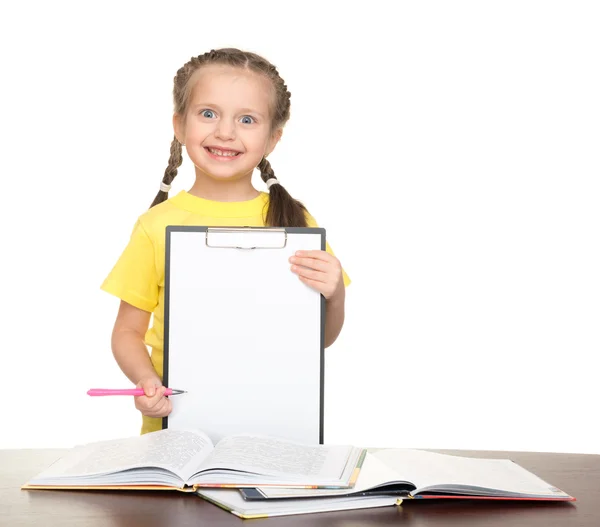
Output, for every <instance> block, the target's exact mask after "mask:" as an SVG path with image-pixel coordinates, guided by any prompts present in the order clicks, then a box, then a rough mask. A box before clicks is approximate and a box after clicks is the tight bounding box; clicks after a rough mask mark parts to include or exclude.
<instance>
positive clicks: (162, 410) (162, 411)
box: [148, 397, 173, 417]
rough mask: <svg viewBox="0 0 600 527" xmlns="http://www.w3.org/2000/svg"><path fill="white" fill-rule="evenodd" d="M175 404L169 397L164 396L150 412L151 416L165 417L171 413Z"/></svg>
mask: <svg viewBox="0 0 600 527" xmlns="http://www.w3.org/2000/svg"><path fill="white" fill-rule="evenodd" d="M172 408H173V406H172V403H171V401H170V400H169V399H167V398H166V397H164V398H163V399H161V401H160V402H159V403H158V404H157V405H156V406H155V407H154V408H152V410H150V411H149V412H148V416H149V417H165V416H167V415H169V414H170V413H171V410H172Z"/></svg>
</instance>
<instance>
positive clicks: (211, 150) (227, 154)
mask: <svg viewBox="0 0 600 527" xmlns="http://www.w3.org/2000/svg"><path fill="white" fill-rule="evenodd" d="M204 148H205V150H206V151H207V152H209V153H210V154H212V155H213V156H217V157H226V158H234V157H237V156H239V155H241V154H242V153H241V152H236V151H235V150H220V149H218V148H211V147H208V146H207V147H204Z"/></svg>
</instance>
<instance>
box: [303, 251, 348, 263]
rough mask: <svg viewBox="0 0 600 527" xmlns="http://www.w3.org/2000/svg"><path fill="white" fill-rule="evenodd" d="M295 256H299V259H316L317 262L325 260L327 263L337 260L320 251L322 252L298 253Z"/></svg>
mask: <svg viewBox="0 0 600 527" xmlns="http://www.w3.org/2000/svg"><path fill="white" fill-rule="evenodd" d="M294 256H297V257H299V258H314V259H316V260H323V261H325V262H331V261H333V260H337V258H336V257H335V256H332V255H331V254H329V253H328V252H327V251H320V250H308V251H307V250H303V251H296V252H295V253H294Z"/></svg>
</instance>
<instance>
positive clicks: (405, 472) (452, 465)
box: [240, 448, 575, 501]
mask: <svg viewBox="0 0 600 527" xmlns="http://www.w3.org/2000/svg"><path fill="white" fill-rule="evenodd" d="M240 492H241V493H242V496H243V497H244V499H246V500H265V499H268V500H275V499H281V498H318V497H326V496H330V497H333V496H337V497H341V496H346V497H349V496H354V497H358V496H383V495H391V496H397V497H401V498H479V499H483V498H486V499H510V500H515V499H521V500H553V501H574V500H575V498H573V497H572V496H569V495H568V494H566V493H565V492H563V491H562V490H560V489H557V488H556V487H553V486H552V485H550V484H549V483H546V482H545V481H543V480H542V479H540V478H539V477H538V476H536V475H535V474H532V473H531V472H529V471H528V470H526V469H524V468H523V467H521V466H519V465H517V464H516V463H514V462H513V461H511V460H510V459H480V458H471V457H461V456H454V455H448V454H438V453H435V452H428V451H424V450H410V449H396V448H388V449H382V450H378V451H375V452H369V453H368V454H367V456H366V458H365V461H364V463H363V465H362V469H361V471H360V474H359V476H358V479H357V481H356V485H355V486H354V487H353V488H352V489H291V488H287V489H274V488H271V489H269V488H262V487H259V488H254V489H250V488H247V489H241V491H240Z"/></svg>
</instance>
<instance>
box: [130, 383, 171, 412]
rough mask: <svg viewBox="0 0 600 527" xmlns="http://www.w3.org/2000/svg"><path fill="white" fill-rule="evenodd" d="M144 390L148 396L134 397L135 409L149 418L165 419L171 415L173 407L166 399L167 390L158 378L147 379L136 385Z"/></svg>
mask: <svg viewBox="0 0 600 527" xmlns="http://www.w3.org/2000/svg"><path fill="white" fill-rule="evenodd" d="M136 387H137V388H143V389H144V393H145V394H146V395H140V396H139V397H134V399H135V407H136V408H137V409H138V410H139V411H140V412H142V414H143V415H145V416H147V417H165V416H167V415H169V414H170V413H171V410H172V409H173V405H172V403H171V401H170V400H169V399H168V398H167V397H165V390H166V388H165V387H164V386H163V385H162V382H161V381H160V379H159V378H158V377H146V378H144V379H141V380H140V382H138V383H137V385H136Z"/></svg>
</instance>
